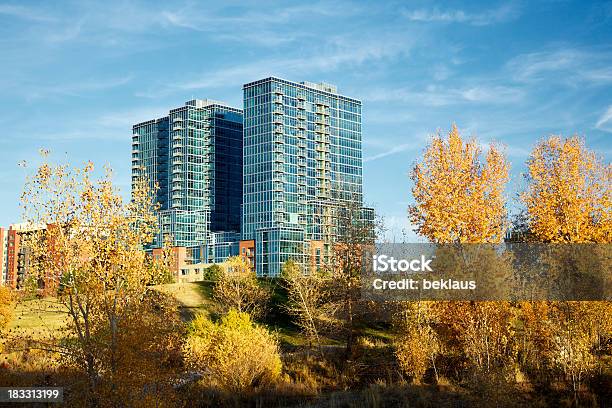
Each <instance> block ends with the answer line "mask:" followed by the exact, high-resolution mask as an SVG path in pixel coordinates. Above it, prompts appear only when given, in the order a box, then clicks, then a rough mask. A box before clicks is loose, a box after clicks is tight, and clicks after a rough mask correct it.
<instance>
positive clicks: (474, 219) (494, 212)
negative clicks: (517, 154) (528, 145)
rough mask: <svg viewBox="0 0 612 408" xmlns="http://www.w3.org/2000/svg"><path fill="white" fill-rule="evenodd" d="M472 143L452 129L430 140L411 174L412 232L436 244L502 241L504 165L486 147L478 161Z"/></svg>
mask: <svg viewBox="0 0 612 408" xmlns="http://www.w3.org/2000/svg"><path fill="white" fill-rule="evenodd" d="M481 155H482V150H481V148H480V147H479V145H478V143H477V142H476V141H475V140H471V141H464V140H463V138H462V137H461V135H460V134H459V130H458V129H457V126H456V125H453V127H452V129H451V131H450V132H449V133H448V137H447V138H444V137H442V136H441V135H440V134H437V135H435V136H433V137H432V139H431V142H430V144H429V146H427V149H426V150H425V153H424V155H423V158H422V160H421V161H420V162H418V163H417V164H416V166H415V167H414V169H413V170H412V176H411V178H412V180H413V181H414V187H413V189H412V194H413V196H414V200H415V202H416V203H415V205H412V206H410V207H409V215H410V219H411V221H412V222H413V223H414V224H415V225H416V226H417V232H418V233H419V234H420V235H423V236H425V237H427V238H428V239H429V240H430V241H432V242H437V243H495V242H501V240H502V239H503V237H504V232H505V228H506V223H507V221H506V207H505V199H504V195H503V193H504V187H505V184H506V182H507V180H508V163H507V161H506V158H505V157H504V155H503V153H502V152H501V151H500V149H499V148H498V147H496V146H495V145H491V146H490V147H489V150H488V151H487V153H486V155H485V160H484V161H482V157H481Z"/></svg>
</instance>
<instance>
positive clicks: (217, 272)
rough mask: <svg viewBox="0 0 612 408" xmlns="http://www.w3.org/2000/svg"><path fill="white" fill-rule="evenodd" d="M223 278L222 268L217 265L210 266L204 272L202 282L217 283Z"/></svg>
mask: <svg viewBox="0 0 612 408" xmlns="http://www.w3.org/2000/svg"><path fill="white" fill-rule="evenodd" d="M222 276H223V268H222V267H220V266H219V265H217V264H214V265H211V266H209V267H208V268H206V269H205V270H204V280H208V281H213V282H217V281H218V280H219V279H221V277H222Z"/></svg>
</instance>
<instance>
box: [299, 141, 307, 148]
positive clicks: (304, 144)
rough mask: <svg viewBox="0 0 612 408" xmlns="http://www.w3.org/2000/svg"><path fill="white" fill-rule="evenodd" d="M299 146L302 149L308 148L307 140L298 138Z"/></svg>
mask: <svg viewBox="0 0 612 408" xmlns="http://www.w3.org/2000/svg"><path fill="white" fill-rule="evenodd" d="M297 147H298V148H300V149H305V148H306V142H304V141H303V140H298V142H297Z"/></svg>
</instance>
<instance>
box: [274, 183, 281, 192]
mask: <svg viewBox="0 0 612 408" xmlns="http://www.w3.org/2000/svg"><path fill="white" fill-rule="evenodd" d="M272 190H274V191H283V183H274V186H273V187H272Z"/></svg>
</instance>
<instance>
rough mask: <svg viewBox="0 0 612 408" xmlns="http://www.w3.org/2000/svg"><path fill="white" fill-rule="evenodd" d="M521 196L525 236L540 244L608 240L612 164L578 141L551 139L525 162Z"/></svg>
mask: <svg viewBox="0 0 612 408" xmlns="http://www.w3.org/2000/svg"><path fill="white" fill-rule="evenodd" d="M527 165H528V168H529V172H528V175H527V181H528V188H527V191H526V192H525V193H524V194H522V200H523V202H524V203H525V205H526V207H527V214H528V223H529V229H530V232H531V233H532V234H533V235H535V237H536V239H537V240H538V241H541V242H600V243H609V242H612V212H611V208H612V196H611V191H612V166H611V165H610V164H608V165H604V164H603V162H602V161H601V160H600V159H599V158H598V157H597V155H596V154H595V153H594V152H592V151H589V150H588V149H587V148H586V146H585V144H584V141H583V140H582V139H580V138H579V137H571V138H568V139H562V138H561V137H559V136H551V137H549V138H547V139H544V140H542V141H541V142H540V143H538V144H537V146H536V147H535V148H534V150H533V152H532V153H531V156H530V157H529V160H528V161H527Z"/></svg>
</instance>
